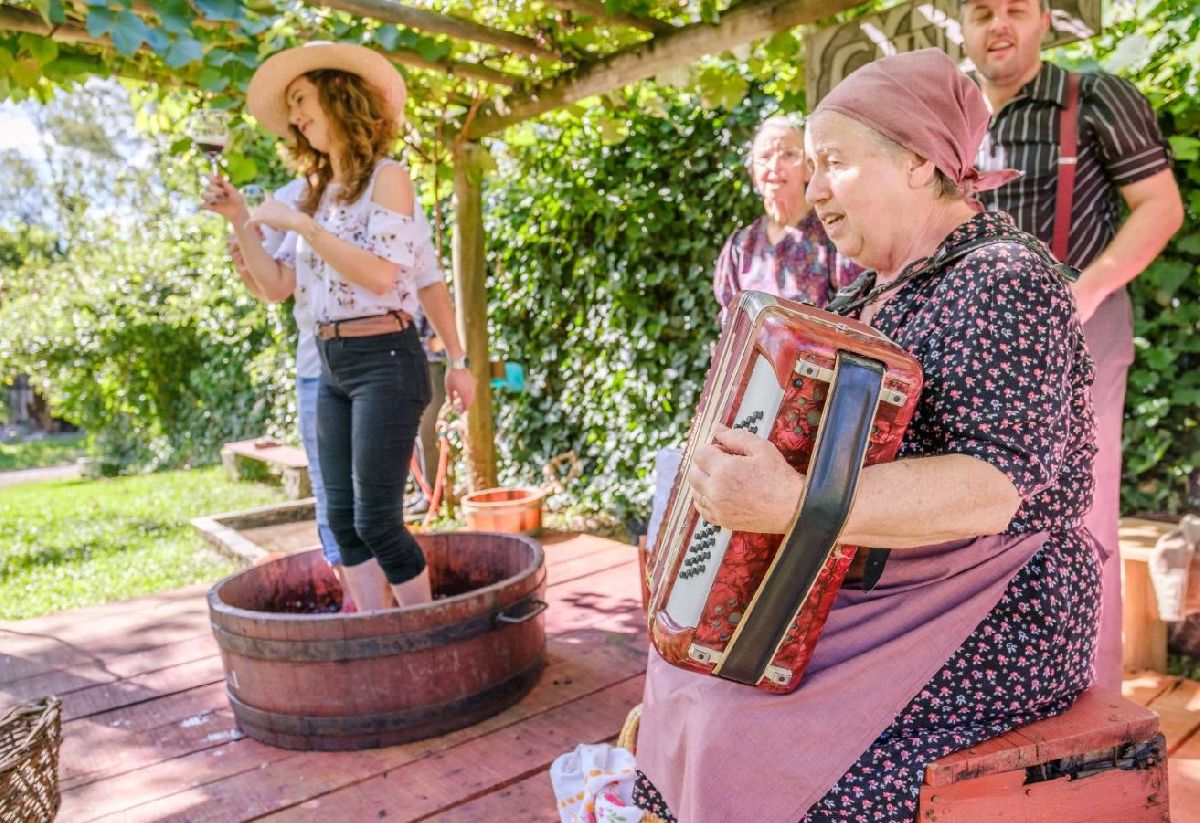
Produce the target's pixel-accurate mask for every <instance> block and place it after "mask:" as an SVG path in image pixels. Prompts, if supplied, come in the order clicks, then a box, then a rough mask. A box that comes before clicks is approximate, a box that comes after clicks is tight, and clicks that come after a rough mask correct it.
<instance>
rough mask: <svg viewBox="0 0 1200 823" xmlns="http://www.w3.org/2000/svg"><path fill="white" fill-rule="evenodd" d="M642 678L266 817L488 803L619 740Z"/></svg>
mask: <svg viewBox="0 0 1200 823" xmlns="http://www.w3.org/2000/svg"><path fill="white" fill-rule="evenodd" d="M643 679H644V678H643V676H641V675H639V676H637V677H633V678H630V679H628V680H625V681H624V682H622V683H619V684H617V685H615V686H610V687H609V688H607V689H605V690H604V691H602V692H599V693H597V694H595V695H592V696H591V697H590V698H589V699H587V700H581V701H578V702H576V703H571V704H569V705H567V706H563V707H560V708H558V709H554V710H552V711H549V712H545V713H542V714H539V715H537V716H536V717H533V718H530V719H529V720H528V721H526V722H524V723H521V724H519V725H517V726H516V727H514V728H513V729H511V730H507V729H506V730H504V731H502V732H498V733H495V734H490V735H486V736H483V737H478V738H475V739H474V740H472V741H471V742H470V743H467V744H464V745H462V746H457V747H455V748H454V749H452V750H450V751H447V752H446V753H445V754H444V755H443V756H441V757H429V758H423V759H421V760H418V761H415V762H413V763H410V764H408V765H406V766H404V767H403V768H400V769H397V770H395V771H392V772H390V773H388V774H387V775H380V776H378V777H375V778H372V779H371V780H368V781H364V782H361V783H356V784H354V785H351V786H347V787H345V788H343V789H341V790H339V791H335V792H332V793H330V794H327V795H324V796H322V797H319V798H315V799H312V800H309V801H307V802H306V803H304V804H303V806H301V807H295V808H282V809H280V810H279V811H278V812H277V813H275V814H273V815H269V816H268V817H266V818H265V819H266V820H275V821H285V820H287V821H293V820H296V821H313V823H326V821H328V819H329V817H330V815H331V814H335V813H336V814H337V815H339V816H342V817H344V818H346V819H349V820H378V819H381V818H383V817H385V816H386V817H387V818H388V819H389V820H390V819H395V818H397V817H399V818H400V819H401V820H420V819H421V818H424V817H426V816H428V815H430V814H434V813H436V812H438V811H439V810H441V809H445V808H448V807H449V808H452V807H454V806H456V805H459V804H460V803H462V802H463V801H466V800H472V799H475V798H477V797H482V796H483V795H486V794H487V793H488V792H489V791H490V790H491V788H492V787H493V786H497V785H501V786H502V785H507V784H509V783H512V782H514V781H516V780H520V779H523V778H525V777H529V776H531V775H534V774H538V773H539V772H542V771H544V770H545V769H546V768H547V767H548V766H549V765H550V762H551V761H552V760H554V758H556V757H558V756H559V755H560V754H562V753H563V752H568V751H570V750H571V749H573V748H575V746H577V745H578V744H579V743H581V742H582V743H596V742H600V741H603V740H607V739H611V738H612V737H615V736H616V734H617V732H619V731H620V730H621V724H622V723H623V722H624V720H625V715H626V714H628V712H629V709H630V707H632V706H634V705H636V704H637V703H638V702H639V701H640V700H641V699H642V685H643ZM551 808H553V806H551Z"/></svg>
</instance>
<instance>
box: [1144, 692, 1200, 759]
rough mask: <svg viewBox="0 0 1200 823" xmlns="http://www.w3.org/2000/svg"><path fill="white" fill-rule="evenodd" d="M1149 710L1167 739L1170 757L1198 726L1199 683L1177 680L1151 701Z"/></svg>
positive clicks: (1199, 721) (1199, 707)
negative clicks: (1155, 715) (1155, 713)
mask: <svg viewBox="0 0 1200 823" xmlns="http://www.w3.org/2000/svg"><path fill="white" fill-rule="evenodd" d="M1149 708H1151V709H1153V710H1154V711H1155V712H1157V713H1158V718H1159V726H1160V728H1161V730H1162V733H1163V736H1164V737H1166V738H1167V754H1168V755H1172V754H1174V752H1175V749H1177V748H1178V747H1179V746H1180V745H1181V744H1183V743H1184V742H1185V741H1186V740H1187V739H1188V738H1190V737H1192V736H1193V735H1194V734H1195V733H1196V728H1197V726H1200V683H1197V682H1196V681H1195V680H1184V679H1182V678H1180V679H1177V680H1176V681H1175V683H1174V684H1172V686H1171V688H1169V689H1167V690H1166V691H1165V692H1163V693H1162V694H1160V695H1159V696H1158V697H1156V698H1154V700H1153V701H1151V703H1150V706H1149Z"/></svg>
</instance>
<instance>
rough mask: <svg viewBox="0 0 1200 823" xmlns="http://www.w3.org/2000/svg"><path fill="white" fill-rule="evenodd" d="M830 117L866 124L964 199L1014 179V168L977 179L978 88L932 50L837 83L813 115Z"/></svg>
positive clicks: (984, 117)
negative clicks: (945, 180) (931, 167)
mask: <svg viewBox="0 0 1200 823" xmlns="http://www.w3.org/2000/svg"><path fill="white" fill-rule="evenodd" d="M823 111H834V112H837V113H838V114H843V115H845V116H846V117H849V118H852V119H854V120H857V121H858V122H860V123H862V124H864V125H866V126H870V127H871V128H873V129H874V130H875V131H877V132H879V133H880V134H883V135H884V136H886V137H889V138H890V139H892V140H894V141H895V142H897V143H899V144H900V145H901V146H903V147H904V148H906V149H908V150H909V151H911V152H912V153H913V154H916V155H918V156H919V157H923V158H925V159H926V160H929V161H932V162H933V164H934V165H935V166H937V168H939V169H940V170H941V171H942V172H943V173H944V174H945V175H946V176H947V177H949V178H950V179H951V180H953V181H954V182H955V184H956V185H958V187H959V188H961V189H962V190H963V191H964V192H966V195H967V202H968V203H970V204H971V205H972V206H973V207H974V208H975V209H976V210H978V211H982V210H983V206H982V205H981V204H980V203H979V201H977V200H975V199H974V194H975V192H980V191H987V190H989V189H994V188H996V187H997V186H1001V185H1003V184H1005V183H1007V182H1008V181H1009V180H1014V179H1016V178H1017V177H1020V176H1021V173H1020V172H1019V171H1016V170H1015V169H1001V170H999V171H992V172H983V173H981V172H980V171H979V170H978V169H976V168H975V155H976V153H978V151H979V144H980V143H981V142H982V141H983V135H984V133H985V132H986V131H987V125H988V117H989V115H988V110H987V105H986V104H985V103H984V101H983V94H982V93H981V92H980V91H979V88H978V87H977V86H976V85H975V84H974V83H973V82H972V81H971V80H970V79H969V78H968V77H967V76H966V75H964V74H963V73H962V72H961V71H959V70H958V67H957V66H955V65H954V62H953V61H952V60H951V59H950V58H949V57H947V56H946V54H945V52H942V51H941V50H939V49H921V50H920V51H911V52H907V53H904V54H896V55H893V56H891V57H884V58H883V59H881V60H876V61H875V62H873V63H868V64H867V65H865V66H863V67H862V68H859V69H857V70H856V71H854V72H852V73H851V74H850V75H849V76H848V77H846V78H845V79H844V80H842V82H840V83H838V84H837V86H835V87H834V89H833V91H831V92H830V93H829V94H828V95H826V97H825V99H824V100H822V101H821V103H820V105H818V106H817V108H816V110H814V111H813V114H814V115H816V114H817V113H819V112H823Z"/></svg>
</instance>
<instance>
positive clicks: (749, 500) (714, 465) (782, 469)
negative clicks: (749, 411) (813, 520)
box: [688, 424, 804, 534]
mask: <svg viewBox="0 0 1200 823" xmlns="http://www.w3.org/2000/svg"><path fill="white" fill-rule="evenodd" d="M713 441H714V442H712V443H709V444H705V445H703V446H700V447H698V448H697V449H696V454H695V456H694V457H693V459H692V470H691V472H690V473H689V475H688V483H689V484H690V485H691V487H692V492H693V494H694V497H695V501H696V508H697V509H698V510H699V511H700V514H701V516H703V517H704V519H705V520H707V521H708V522H709V523H712V524H714V525H717V526H721V527H723V528H727V529H732V530H734V531H745V532H758V533H762V534H783V533H784V532H786V531H787V530H788V527H789V526H790V525H791V523H792V518H793V517H794V516H795V514H796V509H797V508H798V507H799V505H800V497H801V495H802V494H803V493H804V476H803V475H801V474H800V473H798V472H797V471H796V470H795V469H793V468H792V467H791V466H789V465H788V463H787V461H786V460H784V459H783V455H782V454H780V453H779V450H778V449H777V448H775V446H774V445H773V444H772V443H771V442H770V441H767V440H763V439H762V438H760V437H758V436H756V435H753V434H750V433H749V432H744V431H737V430H734V429H730V428H726V427H725V426H721V425H719V424H718V425H717V426H716V428H715V429H714V430H713Z"/></svg>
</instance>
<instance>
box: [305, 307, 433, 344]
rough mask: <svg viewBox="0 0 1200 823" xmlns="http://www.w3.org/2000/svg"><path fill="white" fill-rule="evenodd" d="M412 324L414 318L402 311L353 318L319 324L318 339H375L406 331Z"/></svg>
mask: <svg viewBox="0 0 1200 823" xmlns="http://www.w3.org/2000/svg"><path fill="white" fill-rule="evenodd" d="M411 323H412V318H411V317H409V315H408V314H407V313H405V312H402V311H394V312H389V313H388V314H373V315H371V316H370V317H351V318H349V319H347V320H334V321H332V322H330V323H318V324H317V339H318V340H333V339H334V338H335V337H374V336H376V335H378V334H392V333H393V332H398V331H404V330H405V329H407V328H408V327H409V324H411Z"/></svg>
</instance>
